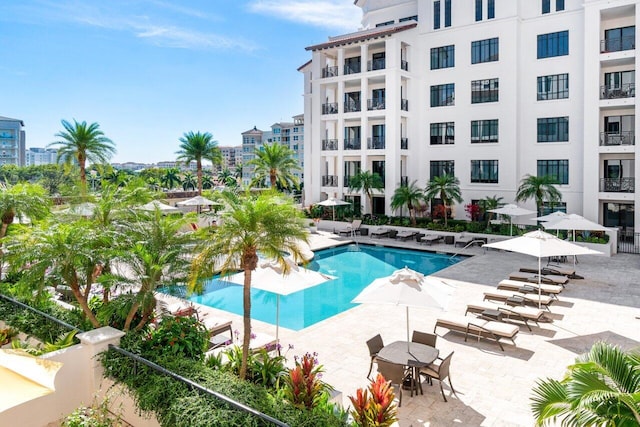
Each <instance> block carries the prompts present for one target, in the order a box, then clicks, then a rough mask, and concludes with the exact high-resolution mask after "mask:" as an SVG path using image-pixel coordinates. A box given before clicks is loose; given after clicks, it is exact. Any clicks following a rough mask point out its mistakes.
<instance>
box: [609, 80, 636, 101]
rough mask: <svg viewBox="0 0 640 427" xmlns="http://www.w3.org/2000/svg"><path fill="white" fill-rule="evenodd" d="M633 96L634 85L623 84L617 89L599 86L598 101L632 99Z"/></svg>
mask: <svg viewBox="0 0 640 427" xmlns="http://www.w3.org/2000/svg"><path fill="white" fill-rule="evenodd" d="M635 96H636V84H635V83H624V84H621V85H620V86H617V87H609V86H606V85H605V86H600V99H617V98H633V97H635Z"/></svg>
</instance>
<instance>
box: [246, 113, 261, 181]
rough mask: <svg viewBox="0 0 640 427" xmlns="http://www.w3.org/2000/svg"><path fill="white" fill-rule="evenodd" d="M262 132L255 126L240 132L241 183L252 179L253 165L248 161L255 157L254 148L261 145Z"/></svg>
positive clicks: (258, 147)
mask: <svg viewBox="0 0 640 427" xmlns="http://www.w3.org/2000/svg"><path fill="white" fill-rule="evenodd" d="M262 134H263V132H262V131H261V130H260V129H258V128H257V127H255V126H254V127H253V129H250V130H248V131H246V132H242V185H249V184H250V183H251V179H253V166H251V165H249V162H250V161H251V160H253V159H254V158H255V157H256V155H255V150H256V149H260V147H262Z"/></svg>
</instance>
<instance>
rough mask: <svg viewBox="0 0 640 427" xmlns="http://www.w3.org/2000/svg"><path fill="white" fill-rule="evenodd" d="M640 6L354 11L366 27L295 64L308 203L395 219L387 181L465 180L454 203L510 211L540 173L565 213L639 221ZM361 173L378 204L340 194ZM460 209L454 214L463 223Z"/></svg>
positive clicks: (492, 2)
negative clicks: (377, 180) (493, 199)
mask: <svg viewBox="0 0 640 427" xmlns="http://www.w3.org/2000/svg"><path fill="white" fill-rule="evenodd" d="M638 4H640V1H638V0H607V1H604V0H465V1H460V0H457V1H452V0H394V1H388V0H357V1H355V6H357V7H360V8H361V9H362V12H363V17H362V25H363V29H362V30H361V31H358V32H355V33H351V34H346V35H342V36H337V37H330V38H329V40H328V41H327V42H325V43H321V44H317V45H314V46H310V47H308V48H307V50H309V51H311V53H312V59H311V61H310V62H308V63H307V64H305V65H303V66H302V67H300V69H299V70H300V71H301V72H303V73H304V76H305V79H304V95H305V123H306V128H305V141H306V142H307V147H306V148H305V155H304V156H305V161H304V165H305V175H304V176H305V187H304V190H305V200H306V203H313V202H317V201H320V200H322V199H324V198H326V197H338V198H347V199H351V200H353V201H354V202H355V203H356V204H359V205H362V206H363V208H364V211H365V212H373V213H386V214H391V213H392V212H391V208H390V203H391V197H392V195H393V192H394V190H395V188H397V186H399V185H401V184H405V183H409V182H413V181H417V184H418V185H419V186H421V187H424V186H425V185H426V183H427V182H428V181H429V180H430V179H432V178H433V177H434V176H437V175H440V174H443V173H445V172H446V173H449V174H454V175H455V176H456V177H457V178H458V179H459V180H460V187H461V190H462V196H463V198H464V202H463V204H468V203H472V202H474V201H476V200H479V199H483V198H485V197H487V196H494V195H496V196H498V197H503V199H504V201H505V202H513V201H514V199H515V194H516V191H517V188H518V186H519V184H520V181H521V180H522V178H523V177H524V176H526V175H527V174H530V175H537V176H541V175H550V176H553V177H555V178H556V179H557V181H558V182H559V185H558V187H559V189H560V191H561V192H562V195H563V203H562V204H561V205H560V206H559V207H560V208H563V209H566V210H567V211H568V212H574V213H581V214H583V215H584V216H586V217H587V218H589V219H592V220H597V221H599V222H600V223H602V224H604V225H606V226H611V227H615V226H618V227H625V228H631V229H633V228H634V226H635V224H638V225H639V227H640V218H638V215H640V212H635V204H636V203H637V202H638V197H639V196H638V194H636V192H635V133H636V132H635V129H636V121H635V104H636V103H635V99H636V98H635V68H636V64H637V62H638V56H637V55H636V53H635V46H636V33H635V27H636V25H635V24H636V21H637V20H638V16H639V15H638V13H637V7H638ZM359 170H367V171H371V172H377V173H378V174H380V175H381V176H382V177H383V179H384V184H385V189H384V191H382V192H378V193H377V194H376V195H375V197H374V201H373V206H368V201H367V200H366V198H364V197H363V195H362V194H358V193H352V192H350V191H349V186H348V180H349V177H350V176H352V175H353V174H354V173H356V172H357V171H359ZM463 204H461V205H458V206H455V207H454V216H455V217H457V218H464V217H465V211H464V209H463V206H462V205H463ZM527 204H528V205H529V206H528V207H530V208H535V206H534V202H533V201H530V202H528V203H527ZM557 207H558V206H556V208H557ZM636 218H637V219H636Z"/></svg>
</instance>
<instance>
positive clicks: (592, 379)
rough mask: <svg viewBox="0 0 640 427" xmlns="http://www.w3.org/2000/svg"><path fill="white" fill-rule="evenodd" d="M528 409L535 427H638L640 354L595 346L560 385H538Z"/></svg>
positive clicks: (550, 382) (549, 382)
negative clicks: (559, 422)
mask: <svg viewBox="0 0 640 427" xmlns="http://www.w3.org/2000/svg"><path fill="white" fill-rule="evenodd" d="M533 393H534V395H533V397H532V401H533V402H532V404H531V408H532V410H533V414H534V416H535V417H536V425H539V426H543V425H548V424H550V423H553V424H554V425H555V424H556V423H555V421H556V419H560V420H561V424H562V425H563V426H564V425H567V426H612V427H613V426H637V425H640V402H639V401H638V396H639V395H640V351H638V350H635V351H631V352H628V353H626V352H624V351H623V350H621V349H620V348H619V347H615V346H613V345H611V344H607V343H604V342H596V343H595V344H594V345H593V347H591V350H590V351H589V353H587V354H584V355H582V356H580V357H578V358H577V359H576V363H575V364H573V365H571V366H569V367H568V371H567V373H566V375H565V377H564V379H562V380H561V381H558V380H554V379H547V380H542V381H538V383H537V385H536V387H535V388H534V389H533Z"/></svg>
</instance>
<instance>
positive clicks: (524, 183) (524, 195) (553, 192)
mask: <svg viewBox="0 0 640 427" xmlns="http://www.w3.org/2000/svg"><path fill="white" fill-rule="evenodd" d="M557 184H558V181H557V180H556V179H555V178H553V177H550V176H548V175H544V176H534V175H526V176H525V177H524V178H522V180H521V181H520V186H519V187H518V191H517V192H516V200H517V201H518V202H524V201H527V200H531V199H533V200H535V202H536V208H537V211H538V216H542V206H543V205H544V202H545V201H547V202H551V203H557V202H559V201H561V200H562V193H561V192H560V190H558V188H557V187H556V185H557Z"/></svg>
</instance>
